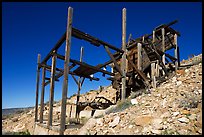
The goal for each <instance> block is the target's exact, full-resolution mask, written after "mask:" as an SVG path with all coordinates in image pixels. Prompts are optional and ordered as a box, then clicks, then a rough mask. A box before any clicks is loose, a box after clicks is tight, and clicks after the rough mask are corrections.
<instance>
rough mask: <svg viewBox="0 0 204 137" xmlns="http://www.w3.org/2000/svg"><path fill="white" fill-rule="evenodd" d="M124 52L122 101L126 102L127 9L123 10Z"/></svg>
mask: <svg viewBox="0 0 204 137" xmlns="http://www.w3.org/2000/svg"><path fill="white" fill-rule="evenodd" d="M122 50H123V51H124V53H123V55H122V62H121V70H122V72H123V77H122V94H121V100H125V95H126V70H125V68H126V8H123V14H122Z"/></svg>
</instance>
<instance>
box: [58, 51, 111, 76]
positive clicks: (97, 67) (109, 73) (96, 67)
mask: <svg viewBox="0 0 204 137" xmlns="http://www.w3.org/2000/svg"><path fill="white" fill-rule="evenodd" d="M56 55H57V57H58V58H60V59H63V58H64V56H63V55H60V54H56ZM70 62H72V63H74V64H77V65H80V66H84V67H87V68H89V69H93V70H95V71H97V72H101V73H105V74H107V75H111V76H114V73H111V72H108V71H105V70H102V69H100V68H102V65H100V66H99V65H98V66H91V65H89V64H87V63H84V62H80V61H77V60H74V59H70Z"/></svg>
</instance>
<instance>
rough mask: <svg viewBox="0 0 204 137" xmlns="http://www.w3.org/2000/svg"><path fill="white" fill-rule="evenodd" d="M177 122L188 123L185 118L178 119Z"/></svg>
mask: <svg viewBox="0 0 204 137" xmlns="http://www.w3.org/2000/svg"><path fill="white" fill-rule="evenodd" d="M178 121H179V122H181V123H188V122H189V119H188V118H186V117H182V118H179V119H178Z"/></svg>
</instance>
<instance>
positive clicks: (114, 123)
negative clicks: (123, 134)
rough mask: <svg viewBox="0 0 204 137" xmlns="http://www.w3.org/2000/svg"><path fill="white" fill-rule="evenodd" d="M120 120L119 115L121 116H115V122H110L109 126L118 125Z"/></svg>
mask: <svg viewBox="0 0 204 137" xmlns="http://www.w3.org/2000/svg"><path fill="white" fill-rule="evenodd" d="M119 122H120V117H119V116H116V117H115V118H114V120H113V122H111V123H109V126H110V127H115V126H117V125H118V124H119Z"/></svg>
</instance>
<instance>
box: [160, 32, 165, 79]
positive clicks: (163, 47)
mask: <svg viewBox="0 0 204 137" xmlns="http://www.w3.org/2000/svg"><path fill="white" fill-rule="evenodd" d="M161 31H162V52H164V53H165V30H164V28H162V29H161ZM162 62H163V64H164V66H165V54H163V55H162ZM163 75H165V72H164V71H163Z"/></svg>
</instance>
